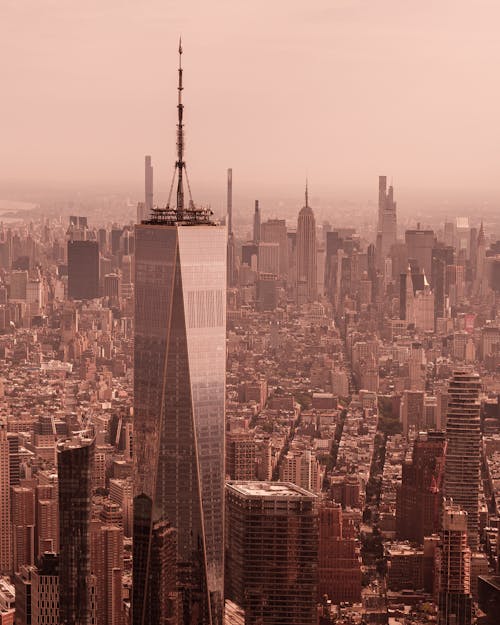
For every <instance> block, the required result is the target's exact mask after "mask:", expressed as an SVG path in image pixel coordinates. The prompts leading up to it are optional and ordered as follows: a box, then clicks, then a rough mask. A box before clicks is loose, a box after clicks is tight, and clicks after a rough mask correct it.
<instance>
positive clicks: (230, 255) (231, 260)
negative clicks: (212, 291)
mask: <svg viewBox="0 0 500 625" xmlns="http://www.w3.org/2000/svg"><path fill="white" fill-rule="evenodd" d="M236 281H237V273H236V245H235V241H234V233H233V170H232V169H231V168H229V169H228V170H227V285H228V287H231V286H234V285H235V284H236Z"/></svg>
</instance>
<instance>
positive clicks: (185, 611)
mask: <svg viewBox="0 0 500 625" xmlns="http://www.w3.org/2000/svg"><path fill="white" fill-rule="evenodd" d="M135 240H136V251H135V253H136V261H135V263H136V268H135V271H136V276H135V288H136V304H135V354H134V367H135V369H134V371H135V373H134V396H135V400H134V451H135V465H134V473H135V474H134V488H135V492H134V588H133V617H134V625H139V623H140V624H141V625H145V624H146V623H148V624H150V623H153V622H156V621H157V617H155V616H154V615H153V614H152V612H151V605H152V603H153V602H154V601H155V598H154V597H153V596H152V595H151V593H152V588H153V583H152V580H153V579H155V572H154V571H153V570H152V563H153V562H156V560H157V559H155V558H151V555H152V551H151V549H152V536H153V528H154V527H155V526H157V524H158V523H160V522H162V521H168V522H169V523H170V524H171V525H172V526H173V527H174V528H175V529H176V532H177V579H178V588H179V590H180V594H181V614H182V615H183V616H182V617H181V622H182V623H189V624H190V625H191V624H199V625H202V624H203V625H205V624H211V625H218V624H220V623H221V622H222V603H223V585H224V583H223V570H224V565H223V510H224V506H223V495H224V394H225V390H224V389H225V358H226V353H225V340H226V329H225V319H226V311H225V306H226V294H225V286H226V229H225V228H224V227H219V226H212V225H193V226H180V225H163V224H161V225H160V224H141V225H138V226H136V232H135ZM158 566H159V564H158Z"/></svg>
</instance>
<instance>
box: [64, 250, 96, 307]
mask: <svg viewBox="0 0 500 625" xmlns="http://www.w3.org/2000/svg"><path fill="white" fill-rule="evenodd" d="M68 297H69V298H70V299H82V300H87V299H94V298H95V297H99V245H98V243H97V241H68Z"/></svg>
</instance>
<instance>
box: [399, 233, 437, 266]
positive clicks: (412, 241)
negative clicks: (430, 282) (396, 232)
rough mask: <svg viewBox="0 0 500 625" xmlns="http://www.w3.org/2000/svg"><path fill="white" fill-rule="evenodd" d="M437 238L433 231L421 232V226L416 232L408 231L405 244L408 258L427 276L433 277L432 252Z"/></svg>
mask: <svg viewBox="0 0 500 625" xmlns="http://www.w3.org/2000/svg"><path fill="white" fill-rule="evenodd" d="M435 240H436V237H435V235H434V231H433V230H421V229H420V224H419V227H418V228H417V229H416V230H406V232H405V243H406V247H407V248H408V258H409V259H410V261H415V262H416V265H417V266H418V269H419V270H420V272H422V273H425V275H426V276H428V277H430V276H431V275H432V250H433V248H434V246H435Z"/></svg>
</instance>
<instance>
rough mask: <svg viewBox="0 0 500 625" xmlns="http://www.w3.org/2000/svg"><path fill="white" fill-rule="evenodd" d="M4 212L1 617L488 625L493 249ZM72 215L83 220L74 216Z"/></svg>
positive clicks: (449, 225) (453, 229)
mask: <svg viewBox="0 0 500 625" xmlns="http://www.w3.org/2000/svg"><path fill="white" fill-rule="evenodd" d="M181 58H182V46H181V45H179V69H178V104H177V112H178V124H177V143H176V147H177V158H176V162H175V171H174V178H173V180H172V184H171V188H170V194H169V198H168V201H167V204H166V205H165V206H157V205H156V204H155V203H154V195H153V166H152V162H151V157H149V156H147V157H146V159H145V195H144V201H141V202H140V203H139V205H138V207H137V223H126V224H119V223H116V222H109V223H107V224H106V225H102V224H101V227H95V226H94V225H93V224H91V223H90V224H89V223H88V220H87V218H86V217H85V216H81V215H76V216H71V217H70V218H69V222H67V221H66V220H65V219H62V218H60V217H58V218H48V217H44V218H43V219H33V220H32V221H26V222H16V223H13V224H7V223H2V224H0V625H59V624H61V625H281V624H283V625H284V624H285V623H286V624H287V625H333V624H338V625H369V624H372V623H387V624H390V625H399V624H401V625H410V624H411V625H423V624H424V623H436V625H472V624H473V623H485V624H491V625H493V624H498V623H499V622H500V615H499V614H500V399H499V397H500V376H499V373H500V313H499V310H500V241H495V240H494V239H495V233H490V232H488V225H487V224H483V223H482V222H479V220H476V217H475V216H474V217H473V218H472V219H471V221H470V222H469V220H468V219H467V218H458V219H454V220H453V221H446V223H444V224H442V226H441V225H435V228H436V229H435V230H434V229H431V228H429V227H427V226H426V227H421V225H420V224H414V225H415V227H412V228H411V229H406V230H405V231H404V232H403V231H402V229H401V227H400V226H398V214H397V205H396V202H395V199H394V188H393V186H392V185H389V186H388V185H387V178H386V177H385V176H380V178H379V185H378V213H377V215H373V222H374V224H375V223H376V226H375V228H376V232H373V228H372V227H371V226H370V227H369V228H367V229H366V230H367V231H366V232H363V231H360V232H356V230H355V228H353V227H336V225H335V224H331V223H324V224H322V225H321V226H319V225H318V224H317V223H316V218H315V212H314V208H313V207H312V206H311V205H310V201H309V189H308V185H307V184H306V192H305V202H304V206H302V207H301V208H299V207H298V210H297V221H296V224H295V223H294V224H293V227H289V224H287V222H286V220H285V219H280V218H272V219H268V220H265V219H263V216H262V212H263V211H262V207H261V205H260V204H259V202H258V201H256V202H255V205H254V206H253V207H252V208H251V209H250V210H249V213H250V215H249V220H250V219H251V222H252V232H251V233H249V234H248V236H246V237H240V236H238V235H237V230H236V229H235V228H234V220H233V195H232V194H233V172H232V170H231V169H230V170H228V186H227V219H226V222H225V223H219V222H218V221H217V220H216V219H215V218H214V217H213V215H212V212H211V210H210V209H208V208H200V207H198V206H197V205H196V204H195V202H194V200H193V198H192V196H191V188H190V186H189V184H187V171H186V163H185V159H184V130H183V128H184V117H183V115H184V105H183V102H182V92H183V88H184V87H183V69H182V65H181V62H180V60H181ZM72 212H73V213H75V212H76V213H78V212H84V211H83V210H82V211H80V209H79V208H78V209H77V210H75V211H72Z"/></svg>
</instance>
